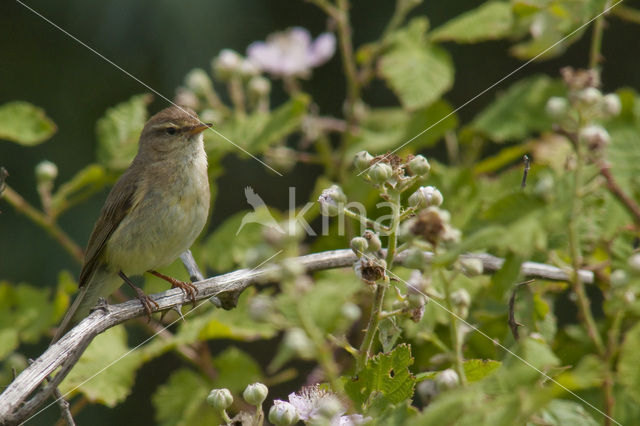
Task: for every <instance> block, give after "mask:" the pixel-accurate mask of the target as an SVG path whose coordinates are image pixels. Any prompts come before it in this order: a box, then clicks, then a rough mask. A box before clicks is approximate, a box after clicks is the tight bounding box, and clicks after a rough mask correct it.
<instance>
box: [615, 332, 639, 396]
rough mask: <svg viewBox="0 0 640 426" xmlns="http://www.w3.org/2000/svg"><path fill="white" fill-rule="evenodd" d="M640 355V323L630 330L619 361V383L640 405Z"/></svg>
mask: <svg viewBox="0 0 640 426" xmlns="http://www.w3.org/2000/svg"><path fill="white" fill-rule="evenodd" d="M639 353H640V323H638V324H636V325H634V326H633V328H631V330H629V331H628V332H627V334H626V336H625V338H624V342H623V343H622V348H621V349H620V358H619V359H618V381H619V383H620V384H622V385H623V386H624V387H625V388H626V389H627V392H629V394H630V395H631V396H632V397H633V398H634V399H635V400H636V402H638V403H640V368H638V354H639Z"/></svg>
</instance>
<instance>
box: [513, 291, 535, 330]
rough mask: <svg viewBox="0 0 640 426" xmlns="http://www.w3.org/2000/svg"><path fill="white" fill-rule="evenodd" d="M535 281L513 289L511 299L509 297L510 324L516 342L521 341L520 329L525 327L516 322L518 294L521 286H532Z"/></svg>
mask: <svg viewBox="0 0 640 426" xmlns="http://www.w3.org/2000/svg"><path fill="white" fill-rule="evenodd" d="M533 281H534V280H529V281H525V282H522V283H518V284H516V285H515V287H514V288H513V291H512V292H511V297H509V321H508V322H509V328H510V329H511V334H513V338H514V339H516V341H518V340H520V333H519V331H518V327H522V326H523V324H520V323H519V322H518V321H516V315H515V304H516V292H517V291H518V289H519V288H520V286H522V285H526V284H531V283H532V282H533Z"/></svg>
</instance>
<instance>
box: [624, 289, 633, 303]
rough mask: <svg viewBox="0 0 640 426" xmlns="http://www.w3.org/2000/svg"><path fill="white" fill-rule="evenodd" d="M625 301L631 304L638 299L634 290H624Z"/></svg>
mask: <svg viewBox="0 0 640 426" xmlns="http://www.w3.org/2000/svg"><path fill="white" fill-rule="evenodd" d="M624 301H625V302H627V303H628V304H629V305H631V304H632V303H634V302H635V301H636V294H635V293H634V292H633V290H627V291H625V292H624Z"/></svg>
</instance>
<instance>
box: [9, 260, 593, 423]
mask: <svg viewBox="0 0 640 426" xmlns="http://www.w3.org/2000/svg"><path fill="white" fill-rule="evenodd" d="M407 254H408V253H407V252H406V251H405V252H401V253H398V255H396V257H395V263H398V264H402V263H403V262H404V260H405V259H406V257H407ZM424 257H425V261H427V262H429V261H431V260H432V259H433V253H430V252H425V253H424ZM461 257H462V258H475V259H479V260H481V261H482V263H483V266H484V270H485V271H486V272H495V271H497V270H499V269H500V268H501V267H502V264H503V263H504V259H500V258H498V257H494V256H491V255H488V254H467V255H462V256H461ZM356 259H357V258H356V255H355V254H354V253H353V251H352V250H350V249H345V250H335V251H326V252H321V253H315V254H310V255H306V256H301V257H298V258H295V260H296V261H297V262H299V263H300V264H301V265H302V266H303V267H305V269H306V270H307V271H308V272H314V271H319V270H326V269H333V268H342V267H347V266H351V265H352V264H353V263H354V262H355V261H356ZM277 270H278V266H277V265H269V266H265V267H264V268H261V269H258V270H254V271H251V270H248V269H241V270H238V271H235V272H230V273H228V274H224V275H220V276H217V277H213V278H209V279H206V280H203V281H200V282H198V283H197V285H198V294H197V296H196V299H197V300H203V299H207V298H211V297H212V296H218V297H220V296H224V295H227V296H229V295H231V294H235V295H236V296H237V295H238V294H240V293H241V292H242V291H244V290H245V289H246V288H247V287H249V286H251V285H254V284H257V283H261V282H264V281H265V280H268V279H270V278H271V277H273V274H274V272H277ZM521 272H522V274H523V275H525V276H529V277H536V278H541V279H546V280H558V281H567V280H569V279H570V277H569V274H567V273H566V272H565V271H563V270H562V269H560V268H556V267H554V266H550V265H544V264H540V263H534V262H525V263H523V264H522V266H521ZM579 274H580V277H581V279H582V280H583V282H585V283H589V282H593V272H591V271H584V270H581V271H579ZM151 297H152V299H153V300H155V301H156V302H157V303H158V305H159V306H160V310H166V309H171V308H173V307H174V306H178V305H182V304H183V303H189V302H190V299H189V297H188V296H187V295H185V294H184V293H183V292H182V290H180V289H171V290H167V291H165V292H163V293H158V294H155V295H152V296H151ZM143 315H145V311H144V308H143V307H142V306H141V304H140V302H139V301H137V300H131V301H128V302H125V303H121V304H118V305H112V306H109V309H108V311H107V312H105V311H104V310H102V309H98V310H95V311H93V312H92V313H91V314H90V315H89V316H88V317H87V318H85V319H84V320H83V321H81V322H80V323H79V324H78V325H77V326H76V327H74V328H73V329H72V330H71V331H69V332H68V333H67V334H66V335H65V336H63V337H62V338H61V339H60V340H59V341H58V342H56V343H55V344H53V345H52V346H50V347H49V348H48V349H47V350H46V351H45V352H44V353H43V354H42V355H41V356H40V357H39V358H38V359H36V360H35V361H34V362H33V364H31V365H30V366H29V367H27V368H26V369H25V370H24V371H23V372H22V373H21V374H20V375H19V376H18V377H17V378H16V379H15V380H14V381H13V382H12V383H11V384H10V385H9V386H8V387H7V388H6V389H5V391H4V392H3V393H2V394H1V395H0V419H2V420H3V422H4V424H9V425H11V424H17V423H20V422H21V421H24V420H26V419H27V418H28V417H29V415H31V414H32V413H34V412H35V411H36V410H37V409H38V408H39V407H40V406H42V405H43V404H44V402H45V401H46V400H47V398H49V396H50V395H51V394H52V393H53V391H54V389H55V388H56V387H57V386H58V384H59V383H60V382H61V381H62V380H63V379H64V377H66V375H67V374H68V373H69V371H70V370H71V368H72V367H73V366H74V365H75V363H76V361H77V360H78V359H79V358H80V356H81V355H82V353H83V352H84V350H85V349H86V347H87V346H88V345H89V343H90V342H91V341H92V340H93V338H94V337H95V336H97V335H98V334H100V333H102V332H104V331H105V330H107V329H109V328H111V327H114V326H115V325H117V324H120V323H123V322H125V321H127V320H129V319H132V318H136V317H141V316H143ZM54 371H58V373H57V374H56V375H55V376H54V377H53V378H52V381H51V382H50V383H48V384H47V385H46V386H44V387H43V389H41V390H39V391H37V392H36V390H37V389H38V387H39V386H40V384H41V383H42V382H43V381H44V380H45V379H46V378H47V376H49V375H50V374H51V373H53V372H54ZM31 395H33V396H32V397H31V399H29V396H31Z"/></svg>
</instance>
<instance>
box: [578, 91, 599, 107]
mask: <svg viewBox="0 0 640 426" xmlns="http://www.w3.org/2000/svg"><path fill="white" fill-rule="evenodd" d="M576 98H577V100H578V102H580V103H582V104H583V105H586V106H593V105H596V104H597V103H599V102H600V100H602V92H600V90H598V89H596V88H595V87H587V88H585V89H583V90H581V91H579V92H578V93H577V94H576Z"/></svg>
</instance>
